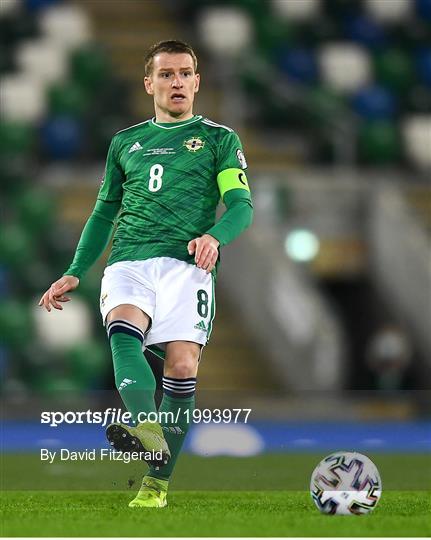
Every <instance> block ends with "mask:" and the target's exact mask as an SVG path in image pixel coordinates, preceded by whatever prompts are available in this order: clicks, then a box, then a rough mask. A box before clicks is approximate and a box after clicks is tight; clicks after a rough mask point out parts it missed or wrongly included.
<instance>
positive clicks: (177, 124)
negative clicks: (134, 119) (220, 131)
mask: <svg viewBox="0 0 431 540" xmlns="http://www.w3.org/2000/svg"><path fill="white" fill-rule="evenodd" d="M198 120H202V116H201V115H195V116H193V117H192V118H189V119H188V120H183V121H181V122H156V117H153V118H151V124H152V125H153V126H155V127H158V128H161V129H176V128H179V127H183V126H188V125H189V124H194V123H195V122H197V121H198Z"/></svg>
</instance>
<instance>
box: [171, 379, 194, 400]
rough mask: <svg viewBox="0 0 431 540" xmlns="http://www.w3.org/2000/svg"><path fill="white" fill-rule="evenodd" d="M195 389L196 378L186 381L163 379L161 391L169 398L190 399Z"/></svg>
mask: <svg viewBox="0 0 431 540" xmlns="http://www.w3.org/2000/svg"><path fill="white" fill-rule="evenodd" d="M195 389H196V377H189V378H188V379H174V378H173V377H163V391H164V393H165V394H167V395H168V396H171V397H184V398H185V397H191V396H193V395H194V393H195Z"/></svg>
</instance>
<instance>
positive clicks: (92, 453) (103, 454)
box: [40, 448, 162, 464]
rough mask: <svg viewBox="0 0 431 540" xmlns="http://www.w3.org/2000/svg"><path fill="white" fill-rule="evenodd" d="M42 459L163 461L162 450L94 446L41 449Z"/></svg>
mask: <svg viewBox="0 0 431 540" xmlns="http://www.w3.org/2000/svg"><path fill="white" fill-rule="evenodd" d="M40 460H41V461H44V462H46V463H49V464H52V463H54V462H55V461H122V462H123V463H130V462H131V461H142V460H144V461H150V462H151V461H161V460H162V452H161V450H157V451H148V452H147V451H146V452H118V451H116V450H113V449H112V448H99V449H96V448H93V449H91V450H88V449H86V450H82V451H74V450H69V449H68V448H59V449H58V450H49V449H48V448H41V449H40Z"/></svg>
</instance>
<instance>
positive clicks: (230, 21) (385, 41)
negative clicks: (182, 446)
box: [0, 0, 431, 392]
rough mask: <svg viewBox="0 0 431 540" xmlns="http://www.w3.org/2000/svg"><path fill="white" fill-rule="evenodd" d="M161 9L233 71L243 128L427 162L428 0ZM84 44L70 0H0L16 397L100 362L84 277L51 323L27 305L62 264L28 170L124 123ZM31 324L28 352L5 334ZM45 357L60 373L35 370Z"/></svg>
mask: <svg viewBox="0 0 431 540" xmlns="http://www.w3.org/2000/svg"><path fill="white" fill-rule="evenodd" d="M160 2H161V3H162V4H163V5H165V2H164V0H160ZM168 4H170V9H174V11H175V12H176V13H178V16H179V17H184V20H185V21H186V22H187V24H188V25H189V26H188V27H187V28H191V25H193V28H191V30H194V31H195V34H193V35H195V36H196V41H197V49H198V50H199V49H200V46H201V45H202V52H203V53H204V54H206V55H208V56H209V58H210V59H211V58H215V59H216V60H217V62H214V63H212V62H211V61H209V62H207V65H213V64H214V65H216V66H217V69H218V68H219V67H223V66H224V67H228V68H229V69H227V70H226V73H228V76H229V77H236V78H237V80H236V81H231V80H228V81H227V83H228V84H230V83H231V82H233V83H235V86H236V83H239V85H240V87H241V89H242V94H241V97H242V99H241V102H242V103H243V104H245V105H244V108H245V109H246V115H245V121H246V122H247V124H248V127H249V128H250V129H254V130H255V132H256V133H259V132H260V130H261V129H262V128H263V130H265V128H268V127H269V128H270V129H271V132H274V131H275V132H277V131H278V130H279V131H280V133H282V134H283V137H286V140H290V139H289V136H291V135H294V137H295V140H297V141H299V142H298V144H299V145H300V146H301V148H304V149H305V151H304V152H303V156H306V159H307V160H309V161H310V162H314V163H319V161H321V160H324V161H326V162H331V161H333V160H334V156H337V155H338V157H339V154H337V153H336V152H335V151H334V148H333V142H332V139H331V137H330V136H328V133H333V132H334V131H336V130H337V129H339V126H345V125H348V126H349V128H350V130H349V137H350V136H351V140H352V146H353V147H354V149H355V152H354V154H353V159H354V160H355V162H356V163H358V164H360V165H364V166H372V167H380V166H382V167H389V166H396V167H398V168H401V167H403V168H404V170H406V171H415V172H421V171H422V172H424V173H427V171H429V169H430V167H431V151H430V146H431V140H430V138H431V116H430V110H431V46H430V44H431V2H430V1H429V0H390V2H389V1H388V0H362V1H355V2H353V1H351V0H288V1H286V0H268V1H262V0H223V1H222V2H220V1H219V0H201V1H200V2H196V1H195V0H184V1H182V2H170V3H169V2H166V6H168ZM95 37H96V36H95V35H94V33H93V28H92V24H91V20H90V17H89V15H88V11H87V8H86V3H85V2H80V3H79V5H77V4H75V3H72V2H68V1H67V0H64V1H59V0H1V2H0V38H1V48H0V85H1V90H2V96H1V98H2V103H1V107H2V117H1V120H0V174H1V176H2V182H1V186H0V194H1V196H2V197H1V199H2V200H1V203H0V204H1V206H0V208H1V209H2V211H3V214H4V216H5V218H6V220H5V221H6V223H5V226H4V228H3V230H2V233H3V234H2V236H1V238H0V301H1V303H2V304H1V306H0V313H2V314H5V313H7V314H8V316H4V315H2V316H1V317H0V338H1V339H2V340H5V341H4V342H5V347H3V348H2V349H0V372H1V373H5V372H7V373H8V374H9V375H10V381H12V382H11V383H10V387H11V388H15V389H17V388H18V386H19V388H20V391H22V390H23V388H24V390H25V387H26V386H27V387H31V385H32V384H34V385H35V386H36V387H37V388H39V389H40V390H41V391H50V392H51V391H53V390H54V389H56V388H57V389H58V388H76V387H80V386H82V385H83V386H89V387H90V386H92V385H94V384H95V380H96V378H97V374H99V375H100V374H102V376H103V373H105V374H106V373H107V372H108V371H109V366H108V365H105V366H103V365H102V363H101V361H100V358H101V352H100V351H101V347H103V346H104V345H102V344H104V337H103V330H102V329H101V328H100V329H99V330H98V331H99V335H98V341H97V342H89V341H88V339H89V333H88V332H89V330H88V329H89V328H91V327H92V326H95V325H94V322H95V319H92V317H98V315H97V314H93V312H91V313H90V311H89V308H88V305H89V303H91V304H92V305H94V304H95V302H97V295H98V281H97V279H93V278H92V277H91V275H90V276H89V277H88V279H86V280H85V283H83V284H82V286H81V287H80V295H81V296H80V298H78V299H77V301H74V302H73V303H71V304H70V305H69V306H68V308H69V309H68V310H65V311H64V312H63V313H62V324H61V325H59V324H58V319H57V318H56V317H55V314H54V315H53V314H51V316H50V317H48V316H46V317H45V315H41V312H40V310H39V309H36V308H34V309H33V308H31V309H30V307H29V301H28V298H33V296H34V295H36V293H40V292H41V291H42V290H43V288H44V287H45V286H46V285H48V284H49V283H50V282H51V281H52V280H54V279H56V277H58V275H59V274H60V273H61V272H62V271H64V268H65V267H66V266H67V264H68V263H69V259H70V245H71V244H72V243H73V242H74V241H75V240H76V239H75V238H73V242H72V240H70V238H68V235H67V234H66V233H65V232H64V228H63V229H62V227H61V225H60V224H58V222H57V219H58V210H57V205H56V204H55V201H53V199H52V197H51V193H50V190H49V189H48V188H44V187H43V186H37V171H38V168H39V167H40V166H44V165H46V164H47V163H51V162H66V163H67V164H68V165H73V164H81V163H93V162H94V161H103V159H104V157H105V155H106V150H107V145H108V143H109V140H110V138H111V136H112V134H113V133H114V132H115V131H117V130H118V129H120V128H122V127H124V126H125V125H128V124H132V123H134V121H135V118H133V119H131V118H130V116H131V114H130V110H131V104H130V101H131V100H130V99H129V90H130V87H129V86H128V84H127V83H126V82H124V81H122V80H121V79H119V78H118V77H117V76H116V70H114V69H113V67H112V65H111V59H110V57H109V54H108V53H107V51H106V48H105V47H104V45H106V44H105V43H103V42H101V41H100V40H99V41H98V42H97V43H96V42H95ZM190 41H192V39H191V38H190ZM208 56H207V57H208ZM122 61H124V59H122ZM232 68H234V69H232ZM263 132H264V131H263ZM310 133H312V137H310ZM349 159H350V158H349ZM356 163H355V164H356ZM405 176H406V178H408V177H409V175H408V174H406V175H405ZM6 196H7V197H8V200H9V201H10V203H8V205H6V203H5V202H3V201H4V200H5V198H6ZM68 234H69V235H71V233H70V231H69V233H68ZM72 236H73V234H72ZM36 255H37V257H36ZM36 259H37V260H36ZM11 298H14V301H13V302H12V300H11ZM33 304H34V303H33ZM66 311H67V313H68V315H67V317H69V318H68V319H65V314H66ZM93 311H94V310H93ZM79 320H81V321H84V323H82V324H81V323H79ZM65 321H66V322H65ZM98 326H100V325H98ZM66 327H67V329H68V333H69V329H70V328H73V332H72V333H70V334H69V335H71V336H73V339H71V340H69V341H68V338H67V337H65V332H63V330H64V329H65V328H66ZM59 328H60V330H61V332H60V333H58V329H59ZM33 332H35V336H36V343H38V346H39V352H37V351H36V350H35V351H34V357H35V358H34V360H32V355H31V354H30V353H29V352H28V350H27V349H26V343H25V342H26V341H28V340H22V339H20V336H23V335H26V336H28V335H32V333H33ZM56 334H58V335H56ZM42 338H43V339H46V340H47V343H48V347H47V348H46V349H45V348H43V347H41V345H40V341H41V340H42ZM76 341H78V342H82V343H83V344H82V346H79V347H78V346H76ZM50 346H51V349H52V350H51V351H50ZM54 350H55V356H56V358H57V357H58V358H60V360H59V362H60V363H62V365H63V367H64V366H66V368H65V369H64V372H61V373H60V375H59V374H58V373H57V372H55V373H54V371H55V370H54V368H53V367H52V365H51V364H50V358H51V359H52V358H53V356H52V355H53V354H54V353H53V352H52V351H54ZM11 351H13V355H14V360H13V362H12V360H11V358H12V352H11ZM105 354H106V351H105ZM16 358H18V360H16V361H15V359H16ZM43 358H46V360H43V361H45V362H46V366H47V369H46V375H45V377H44V378H43V380H42V379H40V380H39V379H38V381H36V382H35V383H32V382H31V380H30V379H31V378H30V377H25V376H24V374H25V373H26V370H27V368H28V367H29V366H31V365H33V364H32V362H34V365H37V362H42V359H43ZM85 358H88V365H85V361H84V359H85ZM12 364H13V365H12ZM33 367H34V366H33ZM34 371H35V368H34ZM32 373H33V372H32ZM19 381H21V382H19ZM56 381H57V382H56ZM58 381H59V382H58Z"/></svg>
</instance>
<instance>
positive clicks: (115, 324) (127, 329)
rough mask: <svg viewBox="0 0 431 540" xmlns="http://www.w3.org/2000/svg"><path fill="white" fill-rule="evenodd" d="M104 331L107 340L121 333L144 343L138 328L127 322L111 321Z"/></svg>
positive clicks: (142, 335)
mask: <svg viewBox="0 0 431 540" xmlns="http://www.w3.org/2000/svg"><path fill="white" fill-rule="evenodd" d="M106 331H107V333H108V339H111V337H112V336H113V335H114V334H117V333H118V332H122V333H123V334H129V336H134V337H136V338H138V339H139V341H140V342H141V343H144V338H145V335H144V332H142V330H141V329H140V328H138V327H137V326H135V325H134V324H132V323H130V322H129V321H122V320H115V321H111V322H110V323H108V325H107V327H106Z"/></svg>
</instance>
